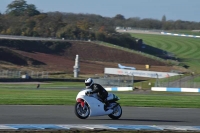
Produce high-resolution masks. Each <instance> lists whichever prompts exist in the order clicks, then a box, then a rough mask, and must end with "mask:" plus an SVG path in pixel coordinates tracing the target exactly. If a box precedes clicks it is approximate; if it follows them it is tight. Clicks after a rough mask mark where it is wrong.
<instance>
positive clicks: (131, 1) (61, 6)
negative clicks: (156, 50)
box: [0, 0, 200, 22]
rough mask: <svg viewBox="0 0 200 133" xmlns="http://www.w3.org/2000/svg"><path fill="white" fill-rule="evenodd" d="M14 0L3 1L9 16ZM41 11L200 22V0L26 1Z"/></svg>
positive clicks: (0, 4)
mask: <svg viewBox="0 0 200 133" xmlns="http://www.w3.org/2000/svg"><path fill="white" fill-rule="evenodd" d="M12 1H13V0H0V12H1V13H5V10H6V9H7V5H8V4H10V3H11V2H12ZM26 1H27V3H28V4H34V5H35V6H36V7H37V10H39V11H41V12H49V11H52V12H54V11H60V12H67V13H84V14H86V13H88V14H98V15H101V16H103V17H114V16H115V15H117V14H121V15H123V16H124V17H125V18H130V17H140V18H141V19H143V18H152V19H158V20H161V19H162V16H163V15H165V16H166V18H167V20H179V19H180V20H184V21H196V22H200V16H199V14H200V0H26Z"/></svg>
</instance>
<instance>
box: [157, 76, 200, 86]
mask: <svg viewBox="0 0 200 133" xmlns="http://www.w3.org/2000/svg"><path fill="white" fill-rule="evenodd" d="M198 79H200V77H199V75H197V76H192V75H189V76H175V77H171V78H165V79H157V80H156V83H155V87H174V88H200V82H197V81H198Z"/></svg>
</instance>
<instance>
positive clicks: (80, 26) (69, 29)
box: [0, 0, 200, 49]
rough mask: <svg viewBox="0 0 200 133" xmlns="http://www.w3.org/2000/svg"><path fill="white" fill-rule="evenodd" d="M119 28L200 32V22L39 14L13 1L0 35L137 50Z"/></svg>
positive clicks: (1, 20)
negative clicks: (72, 40) (85, 41)
mask: <svg viewBox="0 0 200 133" xmlns="http://www.w3.org/2000/svg"><path fill="white" fill-rule="evenodd" d="M116 27H135V28H147V29H158V30H160V29H162V30H176V29H178V30H182V29H184V30H185V29H186V30H194V29H200V23H199V22H190V21H182V20H176V21H173V20H167V19H166V16H165V15H164V16H163V17H162V18H161V20H156V19H150V18H146V19H140V18H138V17H133V18H128V19H126V18H125V17H124V16H123V15H121V14H117V15H116V16H114V17H103V16H101V15H96V14H75V13H66V12H46V13H44V12H40V11H39V10H37V8H36V6H35V5H33V4H27V2H26V1H25V0H14V1H13V2H11V3H10V4H9V5H8V6H7V10H6V12H5V13H1V14H0V34H5V35H20V36H34V37H53V38H65V39H79V40H88V39H90V40H99V41H105V42H108V43H113V44H116V45H120V46H124V47H128V48H133V49H136V48H137V46H136V45H137V42H136V38H134V37H131V36H130V35H129V34H121V33H118V32H116V31H115V28H116Z"/></svg>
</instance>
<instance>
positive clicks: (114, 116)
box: [108, 105, 122, 120]
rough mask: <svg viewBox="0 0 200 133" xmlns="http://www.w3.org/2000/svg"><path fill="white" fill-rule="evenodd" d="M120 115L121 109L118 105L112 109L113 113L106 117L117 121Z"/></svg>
mask: <svg viewBox="0 0 200 133" xmlns="http://www.w3.org/2000/svg"><path fill="white" fill-rule="evenodd" d="M121 115H122V108H121V106H120V105H117V106H116V107H115V108H114V109H113V113H112V114H109V115H108V116H109V117H110V118H112V119H115V120H116V119H119V118H120V117H121Z"/></svg>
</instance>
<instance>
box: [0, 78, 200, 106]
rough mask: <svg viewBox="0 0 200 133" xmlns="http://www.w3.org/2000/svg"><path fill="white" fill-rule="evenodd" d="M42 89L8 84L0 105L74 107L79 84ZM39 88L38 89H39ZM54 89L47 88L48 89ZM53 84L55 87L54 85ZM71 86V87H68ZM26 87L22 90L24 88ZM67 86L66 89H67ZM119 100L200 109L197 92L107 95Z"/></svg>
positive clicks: (127, 103)
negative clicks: (114, 96)
mask: <svg viewBox="0 0 200 133" xmlns="http://www.w3.org/2000/svg"><path fill="white" fill-rule="evenodd" d="M43 85H44V86H45V87H43V88H42V87H41V88H39V89H37V88H31V87H30V86H28V85H24V87H23V88H22V87H21V86H23V85H15V84H13V85H12V84H9V85H6V86H7V87H5V85H4V86H3V85H2V84H1V86H0V105H74V104H75V102H76V95H77V93H78V92H79V91H80V90H81V89H82V88H83V85H82V83H69V84H67V83H66V84H65V83H63V85H65V87H64V88H60V87H59V85H61V83H58V82H57V83H54V84H43ZM43 85H42V86H43ZM52 85H53V86H54V88H50V89H49V88H48V87H50V86H52ZM56 85H57V86H56ZM70 85H74V86H70ZM25 86H26V87H25ZM69 86H70V87H69ZM110 93H114V94H116V95H117V96H118V97H120V101H119V103H120V104H121V105H122V106H136V107H173V108H200V104H199V102H200V97H199V94H198V93H179V92H177V93H169V92H150V91H147V90H146V91H143V92H141V93H140V92H139V93H138V92H137V91H130V92H110Z"/></svg>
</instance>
